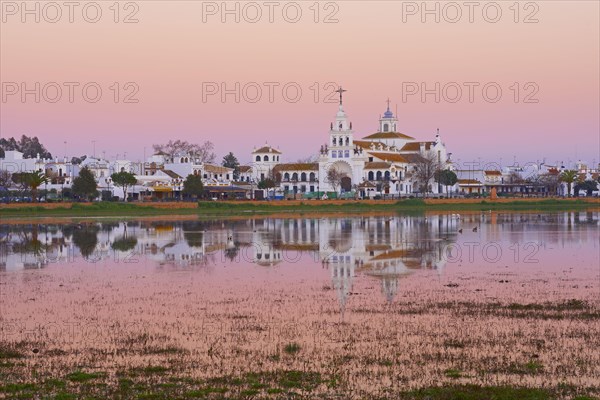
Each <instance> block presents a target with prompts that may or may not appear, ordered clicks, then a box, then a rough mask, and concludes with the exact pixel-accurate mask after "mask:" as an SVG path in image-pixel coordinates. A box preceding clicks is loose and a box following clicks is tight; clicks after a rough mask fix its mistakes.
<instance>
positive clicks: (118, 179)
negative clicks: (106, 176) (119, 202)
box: [110, 171, 137, 201]
mask: <svg viewBox="0 0 600 400" xmlns="http://www.w3.org/2000/svg"><path fill="white" fill-rule="evenodd" d="M110 179H112V182H113V185H116V186H120V187H122V188H123V201H127V189H128V188H129V187H130V186H133V185H135V184H136V183H137V178H136V177H135V175H134V174H132V173H130V172H127V171H121V172H115V173H114V174H112V175H111V176H110Z"/></svg>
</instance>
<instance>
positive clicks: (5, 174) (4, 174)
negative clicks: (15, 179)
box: [0, 169, 12, 188]
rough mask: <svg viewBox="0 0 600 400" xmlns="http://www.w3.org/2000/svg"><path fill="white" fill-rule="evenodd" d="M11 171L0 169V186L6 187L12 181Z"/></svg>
mask: <svg viewBox="0 0 600 400" xmlns="http://www.w3.org/2000/svg"><path fill="white" fill-rule="evenodd" d="M11 178H12V173H11V172H10V171H7V170H5V169H1V170H0V186H2V187H5V188H8V187H9V186H10V184H11V182H12V180H11Z"/></svg>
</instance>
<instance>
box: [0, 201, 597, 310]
mask: <svg viewBox="0 0 600 400" xmlns="http://www.w3.org/2000/svg"><path fill="white" fill-rule="evenodd" d="M592 225H593V226H595V227H597V226H598V213H595V212H594V213H590V212H583V211H582V212H564V213H555V214H543V215H539V214H538V215H537V216H536V215H524V214H518V213H504V214H497V213H493V214H485V213H481V214H480V213H476V214H471V215H465V216H463V217H462V218H460V219H458V218H455V217H454V216H452V215H450V214H438V215H427V216H425V215H415V216H368V217H366V216H363V217H361V216H357V217H335V218H334V217H313V218H248V219H242V220H226V219H223V220H203V221H199V220H190V221H187V220H184V221H148V220H146V221H144V220H141V221H135V220H131V221H126V222H123V221H117V222H82V223H66V224H65V223H63V224H60V223H56V224H21V225H19V224H15V225H0V271H14V270H20V269H38V268H44V267H46V266H48V265H50V264H57V265H61V264H68V263H77V262H78V263H81V262H89V263H105V264H107V263H122V264H127V263H143V264H150V265H159V266H161V267H169V268H176V269H177V268H190V267H196V266H210V265H217V264H220V265H226V264H228V263H229V264H231V263H245V264H249V263H253V264H256V265H260V266H264V267H267V268H273V267H278V266H284V267H286V268H287V267H294V268H295V267H307V266H310V265H312V266H314V265H315V264H319V265H321V266H322V268H324V269H328V270H329V274H330V277H331V285H332V287H333V288H334V289H335V290H336V292H337V294H338V297H339V300H340V303H341V306H342V309H344V308H345V305H346V302H347V298H348V296H349V294H350V293H351V292H352V285H353V280H354V278H355V277H356V276H357V275H359V274H360V275H363V274H364V275H367V276H371V277H374V278H375V279H378V280H379V281H380V283H381V290H382V294H383V296H384V297H385V298H386V299H387V301H389V302H391V301H392V300H393V299H394V297H395V296H396V294H397V292H398V285H399V278H401V277H402V276H404V275H407V274H410V273H411V272H412V271H415V270H422V269H428V270H435V271H437V272H438V273H442V272H443V269H444V266H445V259H447V258H448V256H447V251H448V249H449V248H451V247H452V246H453V244H454V243H455V242H456V241H457V238H458V237H461V239H462V240H465V239H466V236H468V234H467V231H465V235H461V234H460V233H459V232H460V229H461V228H462V227H469V234H471V235H477V237H473V238H471V239H473V240H482V241H483V240H488V241H491V240H493V241H502V240H509V241H510V242H511V243H512V242H520V241H523V240H524V238H525V237H527V238H532V237H533V238H536V240H543V241H548V242H550V243H551V244H553V245H554V246H564V243H565V242H567V241H571V242H586V241H590V240H597V239H594V237H595V236H594V235H596V233H597V232H596V231H593V230H589V229H585V227H586V226H592ZM473 226H478V227H479V230H478V233H476V234H474V233H470V231H471V229H470V227H473ZM557 230H560V231H561V232H565V233H564V234H562V235H552V234H550V233H546V232H556V231H557ZM590 232H591V233H590ZM593 232H596V233H593ZM503 238H504V239H503ZM292 264H293V265H292ZM286 271H287V270H286Z"/></svg>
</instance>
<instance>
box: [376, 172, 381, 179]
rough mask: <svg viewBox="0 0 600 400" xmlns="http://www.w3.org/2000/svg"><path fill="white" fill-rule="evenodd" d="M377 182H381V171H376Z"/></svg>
mask: <svg viewBox="0 0 600 400" xmlns="http://www.w3.org/2000/svg"><path fill="white" fill-rule="evenodd" d="M377 180H378V181H380V180H381V171H377Z"/></svg>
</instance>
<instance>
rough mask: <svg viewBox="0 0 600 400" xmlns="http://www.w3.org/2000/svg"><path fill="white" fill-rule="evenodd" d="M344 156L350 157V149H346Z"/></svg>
mask: <svg viewBox="0 0 600 400" xmlns="http://www.w3.org/2000/svg"><path fill="white" fill-rule="evenodd" d="M344 158H350V150H344Z"/></svg>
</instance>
